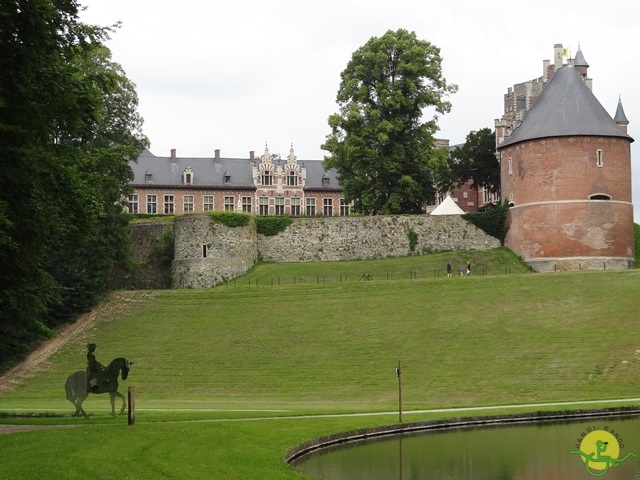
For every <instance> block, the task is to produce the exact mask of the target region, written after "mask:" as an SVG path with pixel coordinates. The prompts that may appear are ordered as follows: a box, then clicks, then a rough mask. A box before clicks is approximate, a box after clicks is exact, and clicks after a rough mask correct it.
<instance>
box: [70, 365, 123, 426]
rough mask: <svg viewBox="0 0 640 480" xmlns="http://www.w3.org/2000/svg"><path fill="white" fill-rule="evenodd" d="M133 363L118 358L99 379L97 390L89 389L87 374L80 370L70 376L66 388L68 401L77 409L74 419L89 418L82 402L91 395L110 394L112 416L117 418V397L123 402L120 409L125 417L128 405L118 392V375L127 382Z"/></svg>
mask: <svg viewBox="0 0 640 480" xmlns="http://www.w3.org/2000/svg"><path fill="white" fill-rule="evenodd" d="M131 365H133V362H130V361H129V360H127V359H126V358H116V359H115V360H113V361H112V362H111V363H110V364H109V365H107V367H106V368H105V369H104V371H103V372H102V373H100V376H99V378H98V384H97V386H96V387H97V388H89V379H88V378H87V372H86V371H83V370H80V371H78V372H75V373H73V374H71V375H69V378H67V382H66V383H65V385H64V388H65V390H66V392H67V400H69V401H70V402H71V403H73V405H74V406H75V407H76V411H75V412H74V414H73V416H74V417H79V416H80V415H82V416H83V417H85V418H86V417H87V412H85V411H84V409H83V408H82V402H84V401H85V399H86V398H87V397H88V396H89V394H90V393H95V394H100V393H108V394H109V396H110V397H111V415H112V416H114V417H115V415H116V411H115V401H116V397H119V398H120V399H121V400H122V408H121V409H120V415H123V414H124V412H125V411H126V409H127V404H126V402H125V400H124V395H123V394H121V393H120V392H118V374H119V373H121V374H122V380H126V379H127V377H128V376H129V369H131Z"/></svg>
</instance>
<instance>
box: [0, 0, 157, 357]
mask: <svg viewBox="0 0 640 480" xmlns="http://www.w3.org/2000/svg"><path fill="white" fill-rule="evenodd" d="M80 8H81V7H80V6H79V4H78V3H77V2H76V1H75V0H8V1H3V2H0V162H1V163H0V164H1V165H2V169H3V175H2V177H1V178H0V182H1V188H0V272H2V274H1V275H0V366H1V365H2V363H3V362H6V361H7V360H8V359H10V358H12V357H15V356H17V355H19V354H20V353H21V351H23V350H24V349H25V347H28V345H29V344H30V343H31V342H33V341H34V340H37V339H38V338H39V337H40V336H41V335H43V334H46V333H47V332H48V329H49V328H50V327H53V326H55V325H57V324H58V323H59V322H60V321H64V320H67V319H69V318H70V317H72V316H73V314H75V313H77V312H79V311H82V310H84V309H86V308H87V307H88V306H90V305H91V304H92V303H93V302H94V301H95V299H96V298H97V297H98V296H99V295H100V294H101V293H103V292H104V289H105V287H106V283H107V277H108V273H109V271H110V270H111V268H113V267H114V266H115V265H116V264H118V263H120V264H122V263H126V259H127V241H126V238H127V224H126V220H125V219H124V217H123V214H122V207H123V204H122V199H123V196H124V195H125V194H126V193H127V191H128V182H129V180H130V178H131V170H130V168H129V167H128V160H129V159H131V158H137V155H138V154H139V152H140V151H141V150H142V148H144V146H146V144H147V140H146V138H145V137H144V136H143V135H142V133H141V124H142V120H141V118H140V117H139V116H138V114H137V96H136V93H135V89H134V86H133V84H132V83H131V82H130V81H129V80H128V79H127V78H126V76H125V75H124V73H123V72H122V69H121V68H120V67H119V66H118V65H117V64H115V63H114V62H112V61H111V58H110V54H109V51H108V49H106V47H104V45H103V42H104V41H105V40H106V39H107V38H108V34H109V32H110V29H109V28H101V27H95V26H89V25H85V24H83V23H81V22H80V21H79V19H78V11H79V9H80Z"/></svg>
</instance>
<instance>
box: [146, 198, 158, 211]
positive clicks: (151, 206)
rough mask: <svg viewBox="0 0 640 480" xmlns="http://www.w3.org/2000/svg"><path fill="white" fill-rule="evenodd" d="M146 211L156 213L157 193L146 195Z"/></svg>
mask: <svg viewBox="0 0 640 480" xmlns="http://www.w3.org/2000/svg"><path fill="white" fill-rule="evenodd" d="M147 213H158V196H157V195H147Z"/></svg>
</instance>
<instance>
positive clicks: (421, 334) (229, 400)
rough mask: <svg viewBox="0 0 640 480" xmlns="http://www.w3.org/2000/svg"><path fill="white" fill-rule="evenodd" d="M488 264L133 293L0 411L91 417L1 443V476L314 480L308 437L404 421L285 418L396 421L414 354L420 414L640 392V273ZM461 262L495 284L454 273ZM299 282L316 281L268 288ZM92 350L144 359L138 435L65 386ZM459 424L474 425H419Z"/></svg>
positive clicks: (289, 270)
mask: <svg viewBox="0 0 640 480" xmlns="http://www.w3.org/2000/svg"><path fill="white" fill-rule="evenodd" d="M455 255H457V257H456V256H455ZM472 255H478V252H473V254H472V253H471V252H459V253H457V254H454V253H451V254H438V255H433V256H422V257H408V258H401V259H386V260H384V261H359V262H336V263H332V264H331V265H327V264H311V265H308V264H294V265H288V266H287V265H284V266H283V265H279V264H262V265H260V266H259V267H258V268H256V269H255V270H254V271H252V272H251V273H250V274H249V275H248V276H247V277H243V278H242V279H240V280H239V281H238V282H236V285H235V286H233V285H229V286H228V287H227V286H222V287H218V288H215V289H206V290H181V291H156V292H118V293H117V294H115V295H113V296H112V297H111V298H110V299H109V300H108V301H107V303H105V304H104V305H103V310H104V312H105V313H104V314H103V315H101V316H100V317H99V318H98V320H97V322H96V323H95V324H94V325H93V326H92V328H90V329H88V330H86V331H84V332H83V333H82V334H80V335H79V336H78V337H76V338H74V339H72V340H71V341H70V342H69V343H67V344H66V345H65V347H64V348H62V349H61V350H60V351H59V352H58V353H57V354H55V355H54V356H52V357H51V358H50V359H49V361H48V362H47V364H46V365H45V366H44V368H43V369H42V370H41V371H40V372H39V373H38V374H37V375H35V376H34V377H33V378H30V379H28V380H27V381H26V382H25V383H24V384H23V385H21V386H20V387H18V388H17V389H15V390H14V391H12V392H9V393H7V394H5V395H3V396H1V397H0V412H3V411H4V412H40V413H42V412H48V414H49V415H58V416H53V417H44V418H33V419H31V418H28V419H25V418H22V417H20V418H14V417H8V418H0V423H39V424H43V423H44V424H64V425H80V426H76V427H74V428H68V429H55V430H42V431H35V432H29V433H20V434H12V435H0V465H2V468H1V469H0V479H2V478H11V479H16V478H33V477H34V473H33V472H35V471H36V470H37V469H39V468H43V466H44V465H47V466H48V467H47V469H46V470H45V474H44V475H39V478H87V476H91V477H96V478H107V477H111V476H113V475H115V474H116V473H117V474H118V476H125V478H225V479H233V478H238V479H240V478H242V479H250V478H255V479H265V478H269V479H271V478H283V479H294V478H303V477H302V476H301V474H299V473H297V472H296V471H295V470H293V469H292V468H291V467H289V466H287V465H286V464H284V462H283V461H282V457H283V456H284V455H285V454H286V452H287V451H288V450H289V449H291V448H293V447H294V446H295V445H297V444H299V443H302V442H304V441H307V440H310V439H312V438H316V437H318V436H323V435H327V434H331V433H337V432H341V431H346V430H350V429H354V428H362V427H367V426H377V425H384V424H391V423H395V422H396V421H397V416H395V415H380V416H366V417H337V418H308V417H307V418H282V417H289V416H309V415H313V414H322V413H327V414H336V413H351V412H354V413H366V412H385V411H386V412H393V411H395V410H396V409H397V379H396V377H395V372H394V369H395V367H396V365H397V362H398V361H401V362H402V367H403V406H404V409H405V410H413V409H416V410H417V409H437V408H449V407H465V406H490V405H519V404H528V403H542V402H554V401H559V402H563V401H589V400H602V399H616V398H636V397H640V389H638V384H639V382H638V380H639V377H640V375H639V373H638V372H639V368H638V367H640V341H639V340H638V339H637V335H635V332H637V327H638V324H637V322H638V313H640V297H639V296H638V294H637V292H638V285H639V282H640V272H639V271H638V270H628V271H617V272H614V271H605V272H573V273H555V274H523V273H514V272H521V271H523V270H524V268H522V264H521V263H520V262H519V261H518V259H517V258H516V257H514V256H512V254H510V253H509V252H508V251H506V250H503V249H498V250H496V251H493V252H491V253H490V254H488V255H487V256H486V257H485V258H481V257H480V256H477V257H475V256H472ZM449 257H451V258H450V259H451V261H452V263H453V264H454V265H455V264H456V263H458V262H465V263H466V262H467V261H471V262H472V266H477V268H475V272H477V273H479V272H480V266H482V265H484V266H485V268H486V272H487V275H480V274H475V275H474V276H472V277H470V278H467V277H465V278H460V277H454V278H447V277H446V274H444V266H445V265H446V261H447V260H448V259H449ZM430 262H431V263H430ZM454 262H455V263H454ZM323 268H326V269H327V270H326V274H325V281H324V282H323V281H321V280H319V281H318V280H317V278H318V277H319V276H320V275H321V273H318V272H321V271H322V269H323ZM436 269H439V270H440V272H441V275H440V276H437V275H434V274H433V272H434V270H436ZM509 269H511V271H512V273H511V274H504V272H505V271H509ZM365 271H366V272H367V273H368V274H369V275H370V276H371V277H372V278H373V280H371V281H357V280H351V278H355V277H357V276H359V275H362V273H365ZM305 272H307V273H306V274H305ZM360 272H362V273H360ZM385 272H393V274H392V275H386V274H384V273H385ZM401 272H423V273H422V274H415V275H411V274H409V275H405V274H402V273H401ZM429 272H430V273H431V274H428V273H429ZM329 275H331V276H332V279H331V281H329V280H327V278H326V277H328V276H329ZM340 275H344V276H345V277H347V278H348V281H346V280H345V279H344V277H343V281H340V280H341V279H340ZM285 276H286V277H287V278H291V279H293V278H294V277H297V278H303V277H305V276H306V277H307V278H309V279H312V278H314V277H316V280H315V281H311V280H309V281H303V282H302V283H300V282H298V281H296V282H295V283H294V282H293V281H289V282H286V283H285V282H284V281H282V280H281V281H280V285H278V284H277V282H274V285H273V286H271V281H267V278H278V277H280V278H281V279H282V278H284V277H285ZM349 277H350V278H349ZM249 279H252V283H251V285H249V282H248V280H249ZM255 279H258V285H257V286H256V283H255ZM245 281H246V283H245ZM88 342H95V343H97V345H98V349H97V351H96V357H97V358H98V360H99V361H101V362H102V363H105V364H106V363H108V362H109V361H110V360H111V359H112V358H115V357H119V356H126V357H127V358H129V359H130V360H132V361H134V362H135V363H134V366H133V368H132V370H131V374H130V377H129V380H127V381H126V382H124V383H123V384H122V386H121V389H120V390H121V391H123V392H125V391H126V386H127V385H135V387H136V395H137V407H138V412H137V425H135V426H134V427H128V426H126V419H124V420H123V418H122V417H120V418H116V419H112V418H110V417H108V416H107V413H108V411H110V407H109V405H108V399H107V397H105V396H91V397H90V398H89V399H88V400H87V402H86V403H85V409H86V410H87V411H88V412H89V413H92V414H93V415H92V417H91V418H90V419H89V420H84V419H72V418H70V417H69V415H70V413H71V412H72V410H73V408H72V406H71V404H70V403H69V402H68V401H67V400H66V399H65V398H64V389H63V385H64V381H65V379H66V377H67V375H69V374H70V373H72V372H73V371H75V370H80V369H84V367H85V365H86V344H87V343H88ZM615 405H616V406H618V405H619V404H615ZM600 406H603V405H600ZM584 407H585V406H583V405H581V406H579V407H575V408H584ZM551 409H552V408H551ZM556 409H557V408H556ZM562 409H564V408H560V410H562ZM243 410H244V411H243ZM246 410H250V411H246ZM523 410H527V408H524V409H523ZM529 410H530V409H529ZM536 410H539V408H536ZM513 412H514V411H513V410H510V411H509V413H513ZM480 413H482V412H480ZM495 413H498V412H496V411H487V412H486V414H495ZM477 414H479V413H478V412H472V413H470V414H469V415H477ZM463 415H466V414H463ZM447 416H461V415H454V414H451V413H440V414H434V413H423V414H415V415H405V416H404V420H405V421H414V420H415V421H417V420H425V419H429V418H436V417H439V418H442V417H447ZM265 417H271V418H270V419H264V418H265ZM251 418H253V419H251ZM258 418H262V419H261V420H258ZM111 459H113V460H111ZM3 475H4V476H3ZM5 476H6V477H5Z"/></svg>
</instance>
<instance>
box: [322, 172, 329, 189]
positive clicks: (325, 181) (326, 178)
mask: <svg viewBox="0 0 640 480" xmlns="http://www.w3.org/2000/svg"><path fill="white" fill-rule="evenodd" d="M322 186H323V187H328V186H329V175H327V174H326V173H325V174H324V176H323V177H322Z"/></svg>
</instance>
